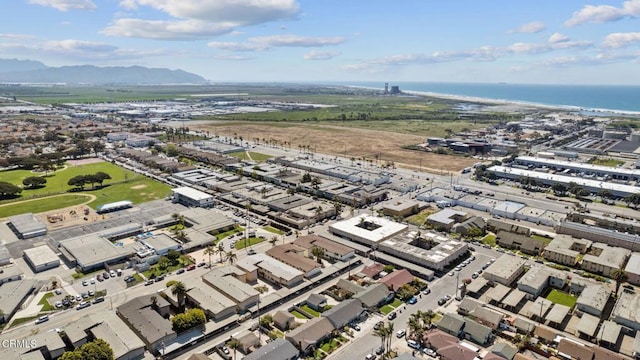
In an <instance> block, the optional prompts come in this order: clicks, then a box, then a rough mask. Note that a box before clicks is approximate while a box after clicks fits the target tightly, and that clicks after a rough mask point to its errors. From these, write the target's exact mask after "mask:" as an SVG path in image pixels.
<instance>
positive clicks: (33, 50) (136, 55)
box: [0, 39, 177, 61]
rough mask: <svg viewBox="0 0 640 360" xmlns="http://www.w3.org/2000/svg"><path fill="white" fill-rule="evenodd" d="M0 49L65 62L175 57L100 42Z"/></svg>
mask: <svg viewBox="0 0 640 360" xmlns="http://www.w3.org/2000/svg"><path fill="white" fill-rule="evenodd" d="M0 49H1V50H3V51H4V52H6V53H11V54H12V56H17V55H19V56H22V55H25V56H38V57H42V56H52V57H58V58H60V59H64V60H65V61H70V60H74V61H85V60H90V61H94V60H98V61H115V60H127V59H134V60H139V59H140V58H143V57H152V56H168V55H172V56H175V55H177V53H176V52H175V51H173V50H172V51H169V50H166V49H152V50H143V49H122V48H118V47H117V46H113V45H110V44H106V43H102V42H94V41H83V40H74V39H66V40H52V41H43V42H36V43H30V44H27V43H24V42H19V43H10V42H6V43H2V42H0Z"/></svg>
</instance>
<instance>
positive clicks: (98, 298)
mask: <svg viewBox="0 0 640 360" xmlns="http://www.w3.org/2000/svg"><path fill="white" fill-rule="evenodd" d="M103 301H104V296H98V297H97V298H95V300H93V303H94V304H97V303H101V302H103Z"/></svg>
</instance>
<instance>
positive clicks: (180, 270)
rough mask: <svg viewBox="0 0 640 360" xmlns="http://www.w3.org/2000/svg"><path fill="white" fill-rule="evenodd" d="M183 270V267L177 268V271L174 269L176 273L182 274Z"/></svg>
mask: <svg viewBox="0 0 640 360" xmlns="http://www.w3.org/2000/svg"><path fill="white" fill-rule="evenodd" d="M183 272H184V269H178V271H176V274H182V273H183Z"/></svg>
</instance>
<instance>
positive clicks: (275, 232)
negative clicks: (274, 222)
mask: <svg viewBox="0 0 640 360" xmlns="http://www.w3.org/2000/svg"><path fill="white" fill-rule="evenodd" d="M263 229H265V230H267V231H268V232H271V233H274V234H278V235H282V234H284V233H283V232H282V231H281V230H278V229H276V228H274V227H273V226H265V227H263Z"/></svg>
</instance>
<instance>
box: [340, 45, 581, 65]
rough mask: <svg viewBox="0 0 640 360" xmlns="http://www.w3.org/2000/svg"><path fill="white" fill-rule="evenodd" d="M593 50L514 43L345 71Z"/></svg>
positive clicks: (380, 61)
mask: <svg viewBox="0 0 640 360" xmlns="http://www.w3.org/2000/svg"><path fill="white" fill-rule="evenodd" d="M591 46H593V43H592V42H590V41H568V40H567V41H563V42H557V43H548V42H547V43H514V44H512V45H509V46H505V47H494V46H482V47H479V48H475V49H471V50H462V51H436V52H434V53H432V54H431V55H427V54H398V55H391V56H386V57H381V58H377V59H372V60H366V61H362V62H360V63H356V64H349V65H348V66H346V67H345V68H346V69H349V70H361V71H367V72H380V71H385V70H388V69H389V68H391V67H395V66H406V65H411V64H434V63H443V62H453V61H476V62H478V61H495V60H497V59H499V58H502V57H506V56H510V55H521V54H533V55H535V54H542V53H548V52H553V51H556V50H567V49H584V48H588V47H591Z"/></svg>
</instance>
